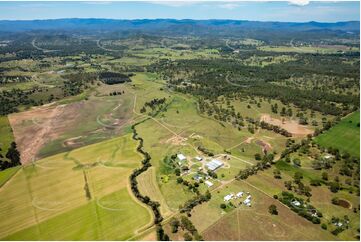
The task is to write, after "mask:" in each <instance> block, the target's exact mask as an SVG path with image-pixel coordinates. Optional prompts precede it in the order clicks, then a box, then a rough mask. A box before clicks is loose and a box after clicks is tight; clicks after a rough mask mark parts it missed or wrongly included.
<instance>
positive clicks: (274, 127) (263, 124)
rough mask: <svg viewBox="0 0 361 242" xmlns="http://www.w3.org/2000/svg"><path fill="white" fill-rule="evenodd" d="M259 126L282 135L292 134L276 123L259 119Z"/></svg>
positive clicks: (288, 135)
mask: <svg viewBox="0 0 361 242" xmlns="http://www.w3.org/2000/svg"><path fill="white" fill-rule="evenodd" d="M260 127H261V128H262V129H267V130H270V131H273V132H275V133H278V134H280V135H283V136H285V137H292V134H291V133H290V132H288V131H287V130H285V129H283V128H281V127H280V126H277V125H273V124H270V123H266V122H264V121H261V123H260Z"/></svg>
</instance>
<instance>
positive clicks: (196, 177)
mask: <svg viewBox="0 0 361 242" xmlns="http://www.w3.org/2000/svg"><path fill="white" fill-rule="evenodd" d="M193 178H194V180H196V181H200V180H202V177H201V176H200V175H198V174H196V175H194V176H193Z"/></svg>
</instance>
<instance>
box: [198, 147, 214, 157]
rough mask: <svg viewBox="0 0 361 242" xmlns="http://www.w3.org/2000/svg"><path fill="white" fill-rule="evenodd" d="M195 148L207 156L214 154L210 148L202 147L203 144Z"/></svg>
mask: <svg viewBox="0 0 361 242" xmlns="http://www.w3.org/2000/svg"><path fill="white" fill-rule="evenodd" d="M197 149H198V150H199V151H201V152H202V153H203V154H205V155H208V156H214V153H213V152H212V151H210V150H208V149H207V148H206V147H204V146H201V145H200V146H198V147H197Z"/></svg>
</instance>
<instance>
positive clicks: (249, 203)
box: [243, 198, 251, 207]
mask: <svg viewBox="0 0 361 242" xmlns="http://www.w3.org/2000/svg"><path fill="white" fill-rule="evenodd" d="M243 204H244V205H246V206H248V207H250V206H251V199H248V198H247V199H246V200H244V201H243Z"/></svg>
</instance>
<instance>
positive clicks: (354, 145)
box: [315, 111, 360, 157]
mask: <svg viewBox="0 0 361 242" xmlns="http://www.w3.org/2000/svg"><path fill="white" fill-rule="evenodd" d="M359 124H360V111H357V112H354V113H352V114H350V115H349V116H347V117H346V118H344V119H342V120H341V121H340V123H338V124H336V125H335V126H334V127H332V128H331V129H329V130H328V131H326V132H325V133H323V134H321V135H319V136H317V137H316V138H315V141H316V142H317V143H318V144H320V145H321V146H323V147H325V148H329V147H332V148H337V149H339V150H340V151H341V152H348V153H349V154H350V155H352V156H355V157H360V127H359Z"/></svg>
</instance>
